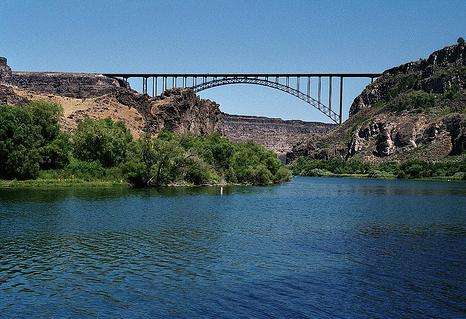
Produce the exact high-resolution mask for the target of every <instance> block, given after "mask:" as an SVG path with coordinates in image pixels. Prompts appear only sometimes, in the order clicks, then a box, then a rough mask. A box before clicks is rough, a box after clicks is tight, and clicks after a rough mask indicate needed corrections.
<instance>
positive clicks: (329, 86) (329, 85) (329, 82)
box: [328, 76, 333, 115]
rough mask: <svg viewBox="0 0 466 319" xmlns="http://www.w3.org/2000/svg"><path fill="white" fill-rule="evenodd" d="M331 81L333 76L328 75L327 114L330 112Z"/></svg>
mask: <svg viewBox="0 0 466 319" xmlns="http://www.w3.org/2000/svg"><path fill="white" fill-rule="evenodd" d="M332 82H333V78H332V76H330V77H329V78H328V109H329V112H328V113H329V115H330V114H331V113H332Z"/></svg>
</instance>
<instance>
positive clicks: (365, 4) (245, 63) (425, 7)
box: [0, 0, 466, 122]
mask: <svg viewBox="0 0 466 319" xmlns="http://www.w3.org/2000/svg"><path fill="white" fill-rule="evenodd" d="M459 36H463V37H466V1H464V0H460V1H456V0H444V1H441V0H437V1H428V0H422V1H409V0H404V1H396V0H391V1H374V0H370V1H362V0H361V1H357V0H355V1H311V0H308V1H291V0H287V1H273V0H269V1H253V0H248V1H241V0H235V1H227V0H225V1H213V0H212V1H209V0H204V1H201V0H197V1H191V0H184V1H176V0H166V1H118V0H112V1H98V0H94V1H86V0H80V1H45V0H42V1H41V0H33V1H20V0H1V1H0V56H5V57H7V58H8V63H9V64H10V66H11V67H12V68H13V69H14V70H23V71H75V72H100V73H111V72H116V73H118V72H125V73H126V72H127V73H131V72H143V73H147V72H154V73H155V72H167V73H169V72H173V73H182V72H185V73H191V72H218V73H230V72H249V73H251V72H264V73H267V72H277V73H282V72H287V73H292V72H302V73H317V72H342V73H344V72H355V73H356V72H382V71H383V70H385V69H387V68H390V67H393V66H396V65H399V64H401V63H404V62H408V61H411V60H418V59H419V58H424V57H427V56H428V54H429V53H431V52H432V51H434V50H437V49H440V48H442V47H444V46H446V45H450V44H453V43H455V42H456V39H457V38H458V37H459ZM368 83H369V81H368V80H358V79H354V80H346V81H345V95H344V99H343V104H344V113H345V118H346V117H347V116H348V110H349V107H350V105H351V102H352V101H353V99H354V98H355V97H356V96H357V95H358V93H360V92H361V90H362V89H363V88H364V86H365V85H367V84H368ZM132 84H133V85H134V87H135V89H139V88H140V83H139V82H138V83H134V82H132ZM335 84H337V81H336V82H335ZM335 91H336V90H335V89H334V92H335ZM200 95H201V96H202V97H203V98H209V99H212V100H215V101H216V102H218V103H219V104H220V108H221V110H222V111H224V112H227V113H232V114H247V115H260V116H269V117H281V118H285V119H301V120H307V121H324V122H329V119H328V118H326V117H325V116H324V115H322V114H321V113H319V111H317V110H316V109H314V108H312V107H311V106H310V105H308V104H306V103H305V102H303V101H300V100H298V99H297V98H295V97H293V96H291V95H288V94H286V93H283V92H280V91H277V90H273V89H271V88H267V87H260V86H255V85H229V86H222V87H217V88H213V89H209V90H206V91H203V92H201V94H200Z"/></svg>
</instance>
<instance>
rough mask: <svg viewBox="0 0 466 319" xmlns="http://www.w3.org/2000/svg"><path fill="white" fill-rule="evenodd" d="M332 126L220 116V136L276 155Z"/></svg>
mask: <svg viewBox="0 0 466 319" xmlns="http://www.w3.org/2000/svg"><path fill="white" fill-rule="evenodd" d="M334 126H335V125H334V124H326V123H318V122H304V121H296V120H288V121H286V120H282V119H279V118H267V117H258V116H244V115H230V114H225V113H223V114H222V123H221V125H220V132H221V133H222V134H223V135H224V136H226V137H228V138H229V139H231V140H233V141H239V142H244V141H253V142H255V143H258V144H261V145H264V146H265V147H267V148H268V149H271V150H273V151H275V152H276V153H278V154H279V155H285V154H286V153H288V152H289V151H291V149H292V147H293V145H294V144H296V142H297V141H299V140H301V139H304V138H306V137H309V135H310V134H316V135H323V134H325V133H327V132H328V131H330V130H331V129H332V128H333V127H334Z"/></svg>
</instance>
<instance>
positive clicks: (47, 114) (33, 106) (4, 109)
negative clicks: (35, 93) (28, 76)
mask: <svg viewBox="0 0 466 319" xmlns="http://www.w3.org/2000/svg"><path fill="white" fill-rule="evenodd" d="M61 112H62V110H61V107H59V106H58V105H56V104H51V103H44V102H36V103H30V104H27V105H24V106H9V105H0V177H1V178H7V179H12V178H18V179H28V178H36V177H37V176H38V173H39V167H40V163H41V160H42V159H41V154H40V153H41V152H40V151H39V150H40V149H41V148H44V147H46V146H47V144H48V143H50V141H52V140H54V139H55V138H56V137H57V135H58V133H59V125H58V119H59V118H60V116H61Z"/></svg>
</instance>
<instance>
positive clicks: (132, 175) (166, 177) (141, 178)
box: [124, 135, 184, 186]
mask: <svg viewBox="0 0 466 319" xmlns="http://www.w3.org/2000/svg"><path fill="white" fill-rule="evenodd" d="M183 159H184V150H183V149H182V148H181V147H180V146H179V144H178V143H177V141H176V140H170V141H167V140H163V139H155V138H151V137H149V136H147V135H145V136H143V137H141V138H140V139H139V140H138V141H136V142H134V143H133V144H132V147H131V150H130V153H129V160H128V162H127V163H126V164H125V165H124V172H125V174H126V176H127V178H128V181H129V182H130V183H132V184H133V185H135V186H161V185H167V184H169V183H171V182H174V181H176V180H177V179H178V178H179V177H180V175H181V172H182V171H181V169H182V165H181V163H182V161H183Z"/></svg>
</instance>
